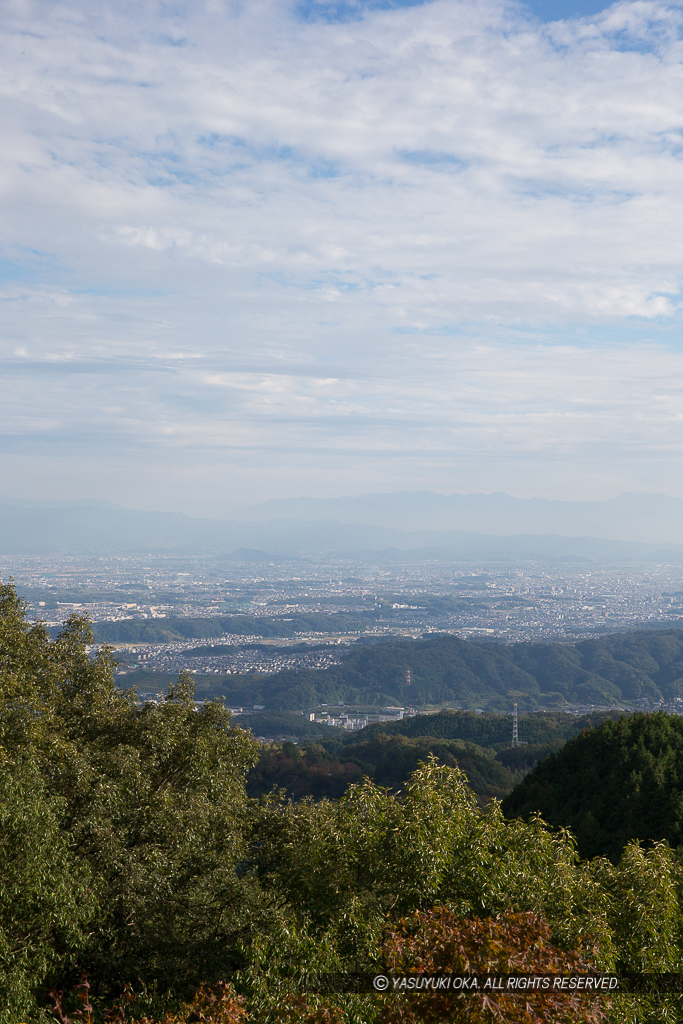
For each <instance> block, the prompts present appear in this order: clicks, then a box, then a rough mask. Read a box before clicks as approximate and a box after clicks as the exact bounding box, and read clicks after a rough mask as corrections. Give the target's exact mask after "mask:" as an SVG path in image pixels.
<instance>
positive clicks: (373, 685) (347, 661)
mask: <svg viewBox="0 0 683 1024" xmlns="http://www.w3.org/2000/svg"><path fill="white" fill-rule="evenodd" d="M408 668H409V669H410V670H411V683H410V685H409V684H408V683H407V679H406V670H407V669H408ZM212 694H213V695H218V694H223V695H224V696H226V698H227V699H228V700H229V701H230V702H235V703H241V704H247V703H251V704H256V703H258V704H263V705H265V706H266V707H267V708H268V709H270V710H291V709H299V708H305V707H311V706H315V705H316V704H320V703H322V702H324V703H328V704H331V703H335V702H343V703H345V704H374V705H382V704H400V705H409V704H412V705H414V706H416V707H424V706H425V705H430V704H431V705H433V704H448V703H451V702H458V703H460V704H462V705H463V706H465V707H467V706H469V707H478V706H480V705H481V706H483V707H486V708H487V709H489V710H492V711H495V710H505V711H507V710H509V708H510V702H511V701H517V702H518V703H519V706H520V709H524V710H534V709H535V708H537V707H538V706H539V705H545V706H553V705H554V706H557V707H561V706H562V704H563V703H564V702H570V703H574V704H577V703H578V704H583V703H585V704H612V703H614V702H628V703H633V702H634V701H637V700H639V699H642V698H647V699H648V700H650V701H658V700H660V699H664V700H665V701H667V702H669V701H673V700H675V699H676V698H677V697H681V698H683V630H680V629H667V630H652V631H638V632H632V633H618V634H612V635H610V636H606V637H601V638H599V639H595V640H586V641H583V642H581V643H578V644H574V645H572V644H558V643H518V644H510V645H505V644H501V643H494V642H491V641H480V642H472V641H467V640H461V639H460V638H458V637H455V636H451V635H449V634H437V635H433V636H429V637H426V638H424V639H421V640H416V641H413V640H397V641H391V642H387V643H378V644H358V645H354V647H353V648H352V649H351V651H350V652H349V653H348V654H347V655H346V656H345V657H343V658H342V661H341V663H340V664H338V665H334V666H332V667H331V668H328V669H325V670H320V671H314V670H288V671H283V672H279V673H276V674H275V675H271V676H265V677H262V678H260V679H258V678H255V677H249V676H228V677H227V678H224V679H221V680H220V681H219V680H216V681H215V682H211V684H210V686H209V690H207V692H206V693H203V694H202V696H210V695H212Z"/></svg>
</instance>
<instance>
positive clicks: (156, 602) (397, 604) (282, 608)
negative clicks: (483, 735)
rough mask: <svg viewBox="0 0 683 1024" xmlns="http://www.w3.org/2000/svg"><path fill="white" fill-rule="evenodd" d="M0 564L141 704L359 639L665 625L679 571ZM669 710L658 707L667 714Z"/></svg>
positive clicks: (563, 634)
mask: <svg viewBox="0 0 683 1024" xmlns="http://www.w3.org/2000/svg"><path fill="white" fill-rule="evenodd" d="M1 569H2V576H3V578H4V579H9V578H13V579H14V580H15V582H16V585H17V588H18V592H19V593H20V595H21V596H22V597H23V598H24V599H25V600H26V601H27V605H28V614H29V617H30V618H32V619H36V620H38V619H40V620H43V621H44V622H45V623H46V624H47V625H48V627H50V629H51V630H52V631H53V632H56V631H57V630H58V628H59V627H60V626H61V624H62V623H63V622H64V620H65V619H67V618H68V616H69V615H71V614H72V613H74V612H76V613H79V614H85V615H87V616H88V617H89V619H90V620H91V622H92V623H93V628H94V632H95V641H96V643H95V645H94V648H96V647H97V646H99V644H101V643H102V642H107V643H109V644H111V645H112V647H113V648H114V652H115V656H116V658H117V660H118V663H119V668H118V677H117V678H118V681H119V684H120V685H122V686H125V685H127V684H128V683H129V682H130V683H135V684H136V685H137V687H138V691H139V692H140V694H141V695H142V697H143V699H154V698H155V695H156V693H157V692H159V691H160V690H161V688H162V686H163V683H164V682H165V681H167V680H170V679H171V678H172V677H173V676H177V675H178V673H180V672H181V671H185V672H189V673H193V674H194V675H195V676H196V677H197V679H198V680H199V679H201V678H204V679H206V678H207V677H221V676H225V677H228V676H233V675H239V676H249V674H254V675H260V676H263V675H266V676H267V675H272V674H274V673H282V672H286V671H288V670H294V669H313V670H316V669H318V670H319V669H326V668H330V667H331V666H334V665H337V664H339V663H340V660H341V659H342V658H343V656H344V654H345V653H347V652H348V651H349V650H351V649H352V645H355V644H359V643H361V644H362V643H372V642H376V643H379V642H382V641H385V642H386V641H388V640H391V639H397V640H398V639H404V640H405V639H408V640H409V639H417V638H420V637H425V636H432V635H436V634H450V635H453V636H457V637H461V638H463V639H468V640H487V639H489V640H496V641H498V642H503V643H506V644H512V643H517V642H520V641H534V642H538V641H550V640H553V641H559V642H561V643H565V644H572V643H576V642H579V641H582V640H586V639H589V638H595V637H599V636H603V635H606V634H610V633H615V632H619V631H627V630H633V629H639V628H641V629H642V628H649V629H652V628H657V627H666V626H669V627H671V626H674V627H675V626H676V625H677V624H680V622H681V620H682V619H683V567H681V566H676V565H674V566H670V565H654V566H651V565H648V566H647V567H643V566H642V565H638V566H629V565H618V566H613V565H612V566H599V565H590V564H581V563H580V564H574V563H570V564H567V565H556V564H554V565H547V564H541V563H534V562H524V563H519V564H509V563H504V564H484V565H482V564H478V565H477V564H473V563H463V564H459V565H453V564H452V563H448V564H443V563H440V562H437V561H433V562H424V563H421V564H416V563H409V564H388V565H382V564H379V565H373V566H369V565H368V564H367V563H363V564H357V563H355V562H352V561H344V560H343V559H336V560H334V561H330V562H329V563H315V562H313V561H307V560H303V559H302V560H296V561H295V560H291V561H289V560H284V559H279V560H276V559H274V558H273V559H272V560H271V559H269V556H267V555H266V554H264V553H251V554H250V553H246V554H245V555H244V557H243V559H242V558H241V556H239V555H238V556H237V557H235V556H232V558H231V559H225V558H224V559H215V560H210V559H198V558H189V557H186V558H182V557H177V556H176V557H154V558H152V557H150V556H147V557H110V558H104V557H102V558H96V559H95V558H93V559H85V558H67V557H64V558H56V557H52V558H45V557H42V558H40V559H37V558H36V559H32V558H15V559H12V560H8V559H5V561H4V564H3V565H2V567H1ZM233 703H234V702H233ZM650 704H652V706H662V705H661V702H660V703H659V704H657V702H649V703H648V701H647V699H645V698H643V699H641V700H640V701H639V702H637V704H634V708H635V707H639V708H641V709H643V708H647V707H649V706H650ZM450 706H455V707H457V706H462V707H467V706H468V705H467V704H466V703H465V704H462V703H461V704H460V705H459V704H458V703H457V702H455V703H451V704H450ZM595 706H596V705H595V702H593V703H588V704H586V703H584V704H581V705H575V706H574V705H571V704H569V705H567V706H566V707H565V708H564V710H573V711H575V712H576V713H585V712H586V711H588V710H592V709H593V708H594V707H595ZM605 706H606V707H607V706H610V705H609V704H605ZM436 709H437V708H435V707H430V708H429V710H436ZM473 709H474V708H473ZM677 709H678V705H677V704H672V706H671V708H670V710H677ZM233 710H234V713H235V714H247V713H253V712H254V711H257V712H258V711H262V710H265V708H264V707H262V706H260V705H256V706H255V707H254V706H251V705H249V706H235V707H234V709H233ZM298 710H299V711H301V712H303V713H305V714H306V716H307V717H308V718H309V719H311V720H315V721H325V722H329V723H330V724H334V725H337V726H342V727H344V728H346V729H355V728H360V727H362V726H364V725H366V724H368V722H371V721H377V720H382V719H386V718H392V717H402V716H403V715H405V716H408V715H410V714H412V713H414V711H415V708H412V707H409V706H408V705H405V706H402V707H399V706H397V707H388V708H383V707H379V706H374V707H373V706H366V707H357V708H349V707H348V706H347V707H346V708H345V709H344V710H343V711H342V710H338V709H335V710H332V709H331V708H329V707H327V706H325V705H323V706H315V702H314V706H303V707H301V708H299V709H298ZM418 710H420V708H419V707H418ZM422 710H427V708H425V707H423V708H422ZM511 710H512V708H511V706H510V711H511Z"/></svg>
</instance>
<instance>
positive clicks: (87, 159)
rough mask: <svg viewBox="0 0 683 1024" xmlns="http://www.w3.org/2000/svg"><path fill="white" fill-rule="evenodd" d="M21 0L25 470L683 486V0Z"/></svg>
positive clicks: (9, 326) (265, 486)
mask: <svg viewBox="0 0 683 1024" xmlns="http://www.w3.org/2000/svg"><path fill="white" fill-rule="evenodd" d="M600 8H601V4H600V3H599V2H595V0H535V2H534V3H533V4H532V5H531V6H526V5H524V4H522V3H513V2H498V0H477V2H459V0H431V2H424V3H398V2H394V3H389V2H369V3H363V2H361V0H358V2H351V0H347V2H340V3H327V2H325V0H303V2H302V3H298V4H297V3H290V2H288V0H248V2H240V0H235V2H230V0H204V2H202V0H191V2H188V3H163V2H158V3H156V2H145V0H136V2H135V3H127V2H126V0H116V2H112V3H109V4H103V3H98V2H97V0H87V2H85V0H83V2H76V3H57V2H54V0H50V2H46V3H41V2H36V3H33V2H30V0H26V2H23V0H16V2H12V0H5V2H4V4H3V18H2V59H1V61H0V63H1V65H2V71H1V72H0V75H1V79H0V81H1V89H2V97H3V101H2V110H3V125H2V140H3V141H2V147H1V153H2V156H1V158H0V160H1V165H2V166H1V173H0V189H1V195H2V206H3V229H2V251H1V253H0V271H1V276H2V282H1V295H2V306H1V308H2V325H1V331H2V334H1V349H0V353H1V356H0V358H1V363H2V365H1V371H0V372H1V378H2V384H1V394H0V433H1V438H2V440H1V451H0V481H1V482H0V495H5V496H14V497H26V498H28V497H31V498H35V497H51V498H61V499H64V498H69V497H77V498H82V497H89V496H92V497H99V498H109V499H111V500H115V501H120V502H121V503H123V504H128V505H130V506H138V507H159V508H161V507H173V508H183V509H185V510H187V511H192V510H193V509H194V510H195V511H196V512H203V511H211V510H217V509H218V508H220V507H221V506H229V505H231V504H242V503H243V502H247V501H258V500H262V499H266V498H270V497H283V496H294V495H299V494H319V495H323V496H324V495H333V494H343V493H358V492H361V491H368V490H393V489H399V488H400V489H417V488H423V487H431V488H433V489H435V490H439V491H471V490H477V491H492V490H507V491H509V492H511V493H513V494H516V495H519V496H529V495H545V496H548V497H564V498H571V497H577V498H585V497H609V496H612V495H614V494H618V493H620V492H621V491H624V490H659V491H664V492H667V493H671V494H679V495H683V475H682V474H681V470H680V466H681V453H682V449H683V344H682V341H683V339H682V336H681V328H682V325H683V316H682V284H681V279H682V273H683V63H682V61H683V42H682V41H681V40H682V36H683V8H682V7H681V6H677V5H668V4H666V3H660V2H655V0H637V2H628V0H624V2H621V3H615V4H614V5H613V6H611V7H609V8H607V9H605V10H602V11H601V10H600Z"/></svg>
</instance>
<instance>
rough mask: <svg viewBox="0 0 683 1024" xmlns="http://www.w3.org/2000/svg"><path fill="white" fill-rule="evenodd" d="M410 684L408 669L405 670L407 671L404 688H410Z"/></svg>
mask: <svg viewBox="0 0 683 1024" xmlns="http://www.w3.org/2000/svg"><path fill="white" fill-rule="evenodd" d="M410 683H411V679H410V669H409V668H407V669H406V686H410Z"/></svg>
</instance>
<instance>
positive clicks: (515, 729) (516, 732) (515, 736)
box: [512, 704, 519, 747]
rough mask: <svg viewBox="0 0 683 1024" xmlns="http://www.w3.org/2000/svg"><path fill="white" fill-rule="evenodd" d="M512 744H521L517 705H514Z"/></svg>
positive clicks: (514, 745)
mask: <svg viewBox="0 0 683 1024" xmlns="http://www.w3.org/2000/svg"><path fill="white" fill-rule="evenodd" d="M512 746H513V747H518V746H519V729H518V727H517V705H516V704H515V705H514V706H513V711H512Z"/></svg>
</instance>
